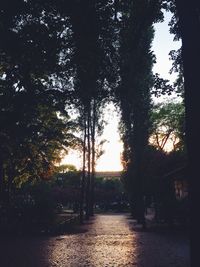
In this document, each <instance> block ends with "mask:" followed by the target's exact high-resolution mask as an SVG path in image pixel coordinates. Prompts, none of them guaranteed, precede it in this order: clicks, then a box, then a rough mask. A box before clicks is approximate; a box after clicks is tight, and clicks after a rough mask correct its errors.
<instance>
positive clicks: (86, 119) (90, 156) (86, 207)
mask: <svg viewBox="0 0 200 267" xmlns="http://www.w3.org/2000/svg"><path fill="white" fill-rule="evenodd" d="M95 132H96V103H95V100H93V101H91V102H89V104H88V106H87V109H85V110H84V115H83V157H82V158H83V165H82V178H81V198H80V222H81V223H82V222H83V220H84V215H85V219H89V217H90V216H93V215H94V179H95V158H96V157H95V150H96V149H95Z"/></svg>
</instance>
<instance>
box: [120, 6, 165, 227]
mask: <svg viewBox="0 0 200 267" xmlns="http://www.w3.org/2000/svg"><path fill="white" fill-rule="evenodd" d="M159 8H160V3H159V2H157V1H150V2H148V3H147V2H146V1H142V2H141V1H121V10H120V11H119V12H121V18H120V24H121V27H120V37H119V38H120V48H119V57H120V64H119V65H120V74H119V76H120V78H119V80H120V81H119V87H118V88H117V90H116V96H117V99H118V101H119V105H120V108H121V133H122V140H123V142H124V153H123V163H124V168H125V173H124V178H123V179H124V181H125V183H127V185H128V186H127V188H128V189H129V196H130V201H131V203H132V205H133V203H134V206H132V213H134V216H136V218H137V220H138V222H140V223H142V224H143V226H144V227H145V219H144V203H143V193H144V192H143V181H142V160H143V155H144V149H145V147H146V146H147V144H148V136H149V111H150V106H151V99H150V89H151V87H152V86H153V83H154V79H153V74H152V66H153V62H154V56H153V54H152V52H151V42H152V39H153V33H154V32H153V28H152V24H153V22H154V21H156V20H159V19H162V13H161V12H160V10H159ZM141 18H144V19H143V21H141Z"/></svg>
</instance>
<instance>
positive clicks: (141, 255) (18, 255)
mask: <svg viewBox="0 0 200 267" xmlns="http://www.w3.org/2000/svg"><path fill="white" fill-rule="evenodd" d="M0 251H1V253H0V266H2V267H86V266H87V267H131V266H134V267H189V266H190V263H189V240H188V237H187V234H186V233H184V232H182V231H173V230H172V231H165V230H159V231H158V230H155V229H154V230H147V231H145V232H144V231H141V230H140V228H139V227H138V226H137V225H135V223H134V221H133V220H132V219H130V217H129V215H127V214H116V215H115V214H110V215H96V216H95V217H94V218H93V219H91V220H90V221H89V222H88V223H86V224H84V225H83V226H81V227H78V228H77V229H75V230H74V231H71V232H70V233H68V234H65V235H60V236H54V237H36V236H35V237H30V236H29V237H28V236H27V237H1V239H0Z"/></svg>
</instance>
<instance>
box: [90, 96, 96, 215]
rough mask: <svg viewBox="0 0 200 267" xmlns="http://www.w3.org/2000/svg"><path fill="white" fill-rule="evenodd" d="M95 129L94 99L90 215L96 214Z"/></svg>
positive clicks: (94, 102)
mask: <svg viewBox="0 0 200 267" xmlns="http://www.w3.org/2000/svg"><path fill="white" fill-rule="evenodd" d="M95 131H96V101H95V100H94V101H93V112H92V124H91V144H92V149H91V150H92V162H91V163H92V164H91V165H92V171H91V201H90V215H91V216H93V215H94V182H95Z"/></svg>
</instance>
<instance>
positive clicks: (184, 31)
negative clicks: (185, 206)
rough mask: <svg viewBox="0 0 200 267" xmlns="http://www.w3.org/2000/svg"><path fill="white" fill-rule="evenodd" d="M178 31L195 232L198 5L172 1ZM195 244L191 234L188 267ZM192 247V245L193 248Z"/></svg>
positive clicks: (193, 260)
mask: <svg viewBox="0 0 200 267" xmlns="http://www.w3.org/2000/svg"><path fill="white" fill-rule="evenodd" d="M175 7H176V11H177V16H178V19H179V29H180V35H181V39H182V56H183V74H184V88H185V109H186V144H187V150H188V159H189V166H188V176H189V177H190V180H189V198H190V224H191V229H192V228H193V229H197V228H198V225H199V219H197V216H196V203H199V195H200V194H199V188H200V187H199V179H198V177H197V175H196V174H197V173H198V165H199V161H198V157H196V155H197V154H198V153H199V150H200V147H199V143H198V142H196V140H198V132H199V124H198V123H197V122H196V120H194V117H195V116H196V115H197V114H199V112H200V110H199V101H198V99H199V98H198V90H197V88H198V84H199V68H198V65H199V59H200V57H199V47H200V23H199V12H200V5H199V2H198V1H195V0H193V1H191V2H190V3H189V2H184V1H180V0H176V1H175ZM197 242H198V239H197V235H196V233H195V234H194V233H192V234H191V266H196V264H197V262H199V256H198V248H197V246H195V245H196V244H197ZM195 243H196V244H195Z"/></svg>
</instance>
